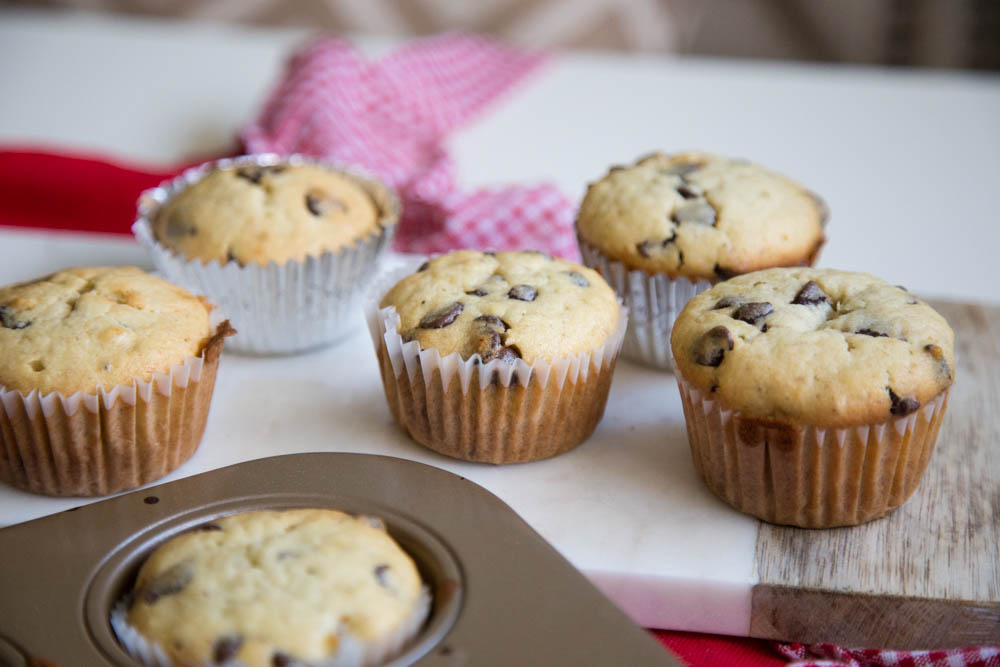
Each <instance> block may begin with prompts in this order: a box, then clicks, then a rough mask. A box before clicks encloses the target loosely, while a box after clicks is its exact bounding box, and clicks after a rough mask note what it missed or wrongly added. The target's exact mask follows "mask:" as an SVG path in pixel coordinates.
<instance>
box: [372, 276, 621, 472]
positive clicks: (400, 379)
mask: <svg viewBox="0 0 1000 667" xmlns="http://www.w3.org/2000/svg"><path fill="white" fill-rule="evenodd" d="M413 268H415V265H414V267H407V268H401V269H398V270H394V271H390V272H388V273H386V274H385V275H383V276H382V277H380V278H379V279H378V280H377V281H376V283H375V285H374V286H373V289H372V291H371V293H370V295H369V298H368V305H367V307H366V314H367V320H368V327H369V330H370V332H371V335H372V343H373V344H374V346H375V352H376V355H377V356H378V361H379V369H380V372H381V374H382V385H383V388H384V390H385V395H386V401H387V402H388V404H389V409H390V412H391V413H392V415H393V418H394V419H395V420H396V422H397V423H398V424H399V426H400V427H401V428H402V429H403V430H405V431H406V432H407V433H408V434H409V435H410V437H412V438H413V439H414V440H415V441H417V442H418V443H420V444H421V445H423V446H425V447H427V448H428V449H431V450H433V451H436V452H438V453H439V454H444V455H446V456H451V457H453V458H458V459H462V460H466V461H477V462H482V463H493V464H504V463H517V462H527V461H535V460H539V459H545V458H550V457H553V456H557V455H559V454H563V453H565V452H567V451H569V450H571V449H573V448H575V447H576V446H578V445H580V444H581V443H582V442H584V441H585V440H586V439H587V438H588V437H589V436H590V434H591V433H592V432H593V431H594V429H595V428H596V427H597V424H598V423H599V422H600V420H601V418H602V416H603V415H604V407H605V405H606V403H607V397H608V391H609V389H610V387H611V379H612V377H613V375H614V368H615V362H616V360H617V358H618V353H619V351H620V350H621V344H622V339H623V338H624V335H625V329H626V326H627V323H628V309H627V308H625V307H624V306H623V305H622V304H621V303H620V302H619V313H618V321H617V325H616V327H615V330H614V331H613V332H612V333H611V335H610V336H608V338H607V340H606V341H604V343H603V344H602V345H600V346H599V347H597V348H595V349H593V350H588V351H586V352H581V353H578V354H572V355H569V356H567V357H563V358H559V359H555V360H553V361H545V360H542V359H536V360H535V361H534V362H533V363H531V364H529V363H527V362H525V361H524V360H523V359H516V360H514V362H513V363H509V362H505V361H502V360H499V359H494V360H492V361H489V362H487V363H485V364H484V363H482V361H481V360H480V358H479V355H473V356H471V357H469V358H468V359H462V358H461V356H460V355H459V354H458V353H452V354H448V355H444V356H442V355H441V354H440V352H439V351H438V350H436V349H424V350H422V349H421V348H420V344H419V343H418V342H417V341H404V339H403V337H402V336H401V335H400V333H399V331H398V329H397V327H398V325H399V314H398V313H397V312H396V309H395V308H393V307H391V306H390V307H388V308H380V307H379V302H380V300H381V298H382V297H383V296H384V295H385V293H386V292H387V291H388V290H389V289H390V288H391V287H392V286H393V285H394V284H396V283H397V282H398V281H399V280H401V279H402V278H403V277H405V276H406V275H408V274H410V273H412V271H413Z"/></svg>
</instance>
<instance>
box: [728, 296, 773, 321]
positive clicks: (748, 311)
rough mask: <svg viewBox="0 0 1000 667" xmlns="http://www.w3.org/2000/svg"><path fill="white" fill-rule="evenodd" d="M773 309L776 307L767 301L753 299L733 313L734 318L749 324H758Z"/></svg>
mask: <svg viewBox="0 0 1000 667" xmlns="http://www.w3.org/2000/svg"><path fill="white" fill-rule="evenodd" d="M773 311H774V308H772V307H771V304H769V303H768V302H766V301H751V302H750V303H744V304H743V305H742V306H740V307H739V308H737V309H736V312H734V313H733V318H734V319H737V320H740V321H742V322H746V323H747V324H757V322H759V321H761V320H762V319H764V318H765V317H767V316H768V315H770V314H771V313H772V312H773Z"/></svg>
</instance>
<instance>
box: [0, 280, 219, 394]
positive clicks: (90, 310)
mask: <svg viewBox="0 0 1000 667" xmlns="http://www.w3.org/2000/svg"><path fill="white" fill-rule="evenodd" d="M209 311H210V306H208V305H206V304H205V303H203V302H202V301H201V300H200V299H198V298H196V297H194V296H192V295H191V294H189V293H188V292H186V291H184V290H183V289H181V288H180V287H177V286H175V285H171V284H170V283H168V282H166V281H164V280H161V279H159V278H156V277H154V276H151V275H149V274H147V273H144V272H143V271H141V270H139V269H137V268H135V267H133V266H121V267H87V268H76V269H66V270H65V271H60V272H58V273H53V274H52V275H50V276H45V277H44V278H39V279H37V280H32V281H29V282H25V283H18V284H15V285H9V286H7V287H2V288H0V325H2V326H0V386H3V387H5V388H6V389H9V390H17V391H20V392H22V393H24V394H27V393H28V392H30V391H31V390H33V389H37V390H39V391H40V392H41V393H42V394H47V393H49V392H53V391H58V392H61V393H62V394H63V395H65V396H69V395H71V394H73V393H75V392H77V391H84V392H87V393H94V392H95V391H97V388H98V387H104V388H106V389H111V388H112V387H113V386H115V385H118V384H131V383H132V380H133V379H135V378H139V379H141V380H146V381H148V380H150V379H152V375H153V373H165V372H167V371H169V370H170V367H171V366H172V365H174V364H179V363H181V362H182V361H184V359H185V358H187V357H192V356H198V355H199V354H201V350H202V347H203V346H204V345H205V344H206V343H207V342H208V340H209V337H210V335H211V331H210V330H211V325H210V322H209Z"/></svg>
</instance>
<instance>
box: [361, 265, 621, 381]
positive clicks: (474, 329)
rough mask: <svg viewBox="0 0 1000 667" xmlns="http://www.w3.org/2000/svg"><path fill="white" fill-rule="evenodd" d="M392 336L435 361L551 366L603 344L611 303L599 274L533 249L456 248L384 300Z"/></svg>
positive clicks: (613, 320) (614, 308) (614, 318)
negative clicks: (457, 358)
mask: <svg viewBox="0 0 1000 667" xmlns="http://www.w3.org/2000/svg"><path fill="white" fill-rule="evenodd" d="M380 305H381V307H383V308H385V307H387V306H394V307H395V308H396V311H397V312H398V313H399V317H400V323H399V333H400V335H401V336H402V337H403V339H404V340H416V341H418V342H419V343H420V347H421V348H422V349H430V348H435V349H437V350H438V351H439V352H440V353H441V355H442V356H444V355H447V354H451V353H454V352H457V353H458V354H460V355H461V357H462V358H463V359H468V358H469V357H472V356H473V355H475V354H478V355H479V356H480V358H481V359H482V360H483V361H485V362H488V361H492V360H493V359H500V360H505V361H513V360H515V359H517V358H521V359H524V361H525V362H527V363H529V364H530V363H533V362H534V361H535V360H536V359H544V360H546V361H553V360H555V359H558V358H563V357H567V356H569V355H572V354H576V353H580V352H587V351H590V350H594V349H597V348H598V347H600V346H601V345H603V344H604V343H605V342H606V341H607V340H608V338H609V337H610V336H611V334H612V333H614V331H615V329H616V327H617V324H618V302H617V300H616V298H615V294H614V292H613V291H612V290H611V288H610V287H609V286H608V284H607V283H606V282H604V279H603V278H601V276H600V274H598V273H597V272H596V271H592V270H591V269H588V268H586V267H583V266H580V265H579V264H574V263H573V262H569V261H566V260H564V259H559V258H553V257H550V256H549V255H546V254H545V253H541V252H536V251H531V250H528V251H519V252H496V253H493V252H479V251H477V250H459V251H457V252H452V253H449V254H447V255H442V256H440V257H436V258H434V259H431V260H430V261H428V262H427V263H425V264H424V265H423V266H421V267H420V269H418V270H417V272H416V273H414V274H412V275H409V276H407V277H406V278H403V279H402V280H401V281H399V282H398V283H397V284H396V286H395V287H393V288H392V289H391V290H389V292H388V294H386V295H385V297H383V299H382V302H381V304H380Z"/></svg>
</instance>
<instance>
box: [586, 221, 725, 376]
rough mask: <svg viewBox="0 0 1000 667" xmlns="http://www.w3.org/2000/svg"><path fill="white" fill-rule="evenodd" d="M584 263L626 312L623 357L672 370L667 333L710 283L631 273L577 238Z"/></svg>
mask: <svg viewBox="0 0 1000 667" xmlns="http://www.w3.org/2000/svg"><path fill="white" fill-rule="evenodd" d="M578 241H579V244H580V254H581V255H582V256H583V263H584V264H586V265H587V266H589V267H590V268H592V269H596V270H597V271H598V272H600V274H601V275H602V276H604V279H605V280H607V281H608V284H609V285H611V288H612V289H614V290H615V292H616V293H617V294H618V296H619V298H621V299H622V300H623V301H624V302H625V305H626V306H627V307H628V309H629V323H628V331H627V332H626V333H625V342H624V344H623V345H622V355H623V356H625V357H626V358H628V359H632V360H633V361H638V362H639V363H642V364H646V365H648V366H653V367H655V368H659V369H662V370H673V356H672V354H671V351H670V331H671V329H673V327H674V321H675V320H676V319H677V315H679V314H680V312H681V310H683V308H684V306H685V305H686V304H687V302H688V301H690V300H691V299H693V298H694V297H695V296H697V295H698V294H699V293H701V292H704V291H705V290H707V289H708V288H709V287H711V286H712V283H711V282H710V281H708V280H699V281H694V282H692V281H691V280H688V279H687V278H684V277H680V278H677V279H676V280H672V279H671V278H670V277H669V276H668V275H666V274H665V273H647V272H646V271H643V270H642V269H634V270H630V269H629V268H628V267H626V266H625V265H624V264H623V263H621V262H618V261H615V260H613V259H611V258H610V257H608V256H607V255H605V254H604V253H602V252H601V251H600V250H598V249H597V248H595V247H594V246H592V245H590V244H589V243H587V242H586V241H584V240H583V239H582V238H579V237H578Z"/></svg>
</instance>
